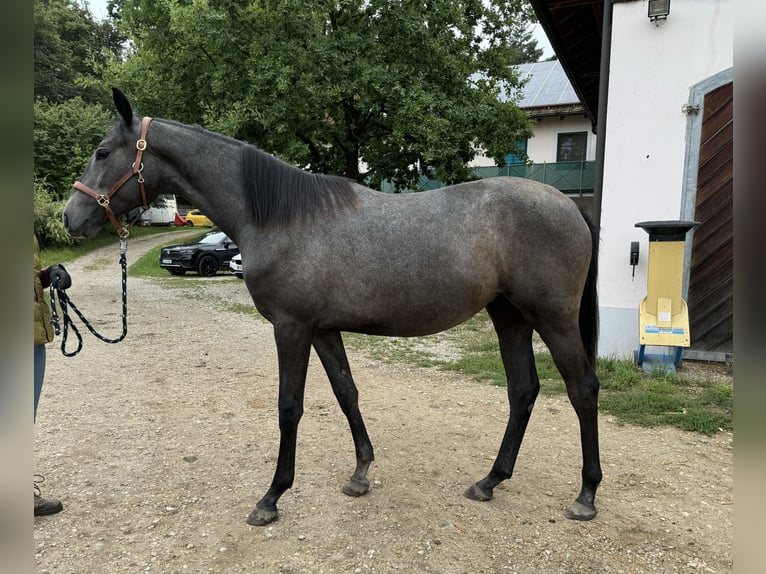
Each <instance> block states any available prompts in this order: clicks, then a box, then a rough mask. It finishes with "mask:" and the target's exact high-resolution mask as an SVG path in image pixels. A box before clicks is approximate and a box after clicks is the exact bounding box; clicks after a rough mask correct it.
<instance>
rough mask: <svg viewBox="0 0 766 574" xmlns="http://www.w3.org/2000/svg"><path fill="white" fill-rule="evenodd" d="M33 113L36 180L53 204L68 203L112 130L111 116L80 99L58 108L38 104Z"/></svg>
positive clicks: (45, 102)
mask: <svg viewBox="0 0 766 574" xmlns="http://www.w3.org/2000/svg"><path fill="white" fill-rule="evenodd" d="M34 113H35V115H34V143H35V160H34V165H35V178H36V179H39V180H45V182H46V186H47V188H48V192H49V194H50V195H51V197H52V198H53V199H54V200H60V199H66V198H68V197H69V194H70V192H71V189H72V184H73V183H74V182H75V181H76V180H77V178H79V177H80V175H81V174H82V172H83V170H84V169H85V166H86V165H87V163H88V160H89V159H90V156H91V154H92V153H93V150H94V149H95V148H96V146H97V145H98V142H100V141H101V138H102V137H103V136H104V134H105V133H106V132H107V130H108V129H109V128H110V127H111V121H110V113H109V112H108V111H107V110H106V109H105V108H103V107H102V106H101V105H100V104H87V103H85V102H84V101H83V100H82V99H81V98H79V97H75V98H73V99H71V100H67V101H65V102H63V103H59V104H54V103H50V102H48V101H46V100H37V101H35V104H34ZM36 189H37V188H36Z"/></svg>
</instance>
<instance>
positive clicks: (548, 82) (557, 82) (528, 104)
mask: <svg viewBox="0 0 766 574" xmlns="http://www.w3.org/2000/svg"><path fill="white" fill-rule="evenodd" d="M516 68H517V69H518V71H519V78H520V79H521V80H526V79H528V81H527V83H526V84H524V86H523V87H522V89H521V97H520V99H519V101H518V106H519V107H520V108H532V107H539V106H553V105H560V104H579V103H580V100H579V98H578V97H577V94H576V93H575V91H574V88H572V84H571V83H570V82H569V78H567V75H566V74H565V73H564V69H563V68H562V67H561V63H560V62H559V61H558V60H553V61H550V62H535V63H532V64H522V65H520V66H516Z"/></svg>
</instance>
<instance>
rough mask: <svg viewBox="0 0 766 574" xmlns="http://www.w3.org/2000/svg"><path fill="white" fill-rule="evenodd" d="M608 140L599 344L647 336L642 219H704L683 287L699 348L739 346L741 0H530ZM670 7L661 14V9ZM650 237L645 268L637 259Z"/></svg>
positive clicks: (692, 243)
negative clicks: (737, 75) (736, 144)
mask: <svg viewBox="0 0 766 574" xmlns="http://www.w3.org/2000/svg"><path fill="white" fill-rule="evenodd" d="M530 1H531V3H532V5H533V6H534V8H535V11H536V12H537V15H538V18H539V20H540V23H541V24H542V26H543V29H544V30H545V32H546V34H547V36H548V38H549V39H550V41H551V45H552V46H553V48H554V50H555V52H556V54H557V56H558V58H559V60H560V61H561V63H562V65H563V67H564V69H565V70H566V72H567V75H568V76H569V79H570V80H571V82H572V85H573V87H574V89H575V91H576V92H577V94H578V96H579V97H580V100H581V101H582V102H583V105H584V107H585V110H586V112H587V113H588V116H589V117H590V119H591V120H592V121H593V123H594V125H595V127H596V131H597V133H598V137H599V141H598V143H597V145H596V152H597V153H596V184H595V191H594V202H593V207H594V211H595V213H594V216H595V218H596V219H597V220H598V221H599V222H600V227H601V252H600V258H599V273H600V278H599V298H600V307H601V309H600V311H601V333H600V341H599V354H600V355H602V356H610V355H611V356H622V357H628V356H631V355H632V353H633V352H634V351H635V350H636V349H637V347H638V305H639V303H640V301H641V299H642V298H643V297H644V296H645V295H646V277H647V276H646V271H647V253H648V239H649V237H648V235H647V234H646V232H644V231H643V230H642V229H639V228H636V227H635V224H636V223H637V222H641V221H657V220H696V221H699V222H700V223H701V225H700V226H699V227H697V228H695V229H694V230H693V231H690V232H689V233H688V234H687V239H686V245H685V254H686V256H685V262H684V270H683V275H684V297H685V298H686V300H687V302H688V303H689V316H690V330H691V337H692V346H691V349H690V350H688V351H686V352H685V356H687V357H690V358H704V359H714V360H722V359H723V358H727V355H729V354H731V353H732V352H733V335H732V332H733V248H732V244H733V223H732V215H733V209H732V196H733V194H732V189H733V185H732V164H733V128H732V126H733V112H732V85H733V84H732V83H733V71H732V70H733V47H732V43H733V23H732V17H733V0H672V2H670V0H611V1H610V0H607V1H606V2H605V0H580V1H578V2H570V1H565V0H530ZM658 8H663V9H665V10H662V11H664V12H668V13H667V14H664V15H662V14H661V12H662V11H661V12H660V17H659V18H656V19H655V18H652V17H650V16H651V14H650V10H656V9H658ZM633 241H638V242H639V245H640V256H639V263H638V266H637V268H636V270H635V277H634V276H633V274H632V271H633V270H632V268H631V266H630V265H629V249H630V244H631V242H633Z"/></svg>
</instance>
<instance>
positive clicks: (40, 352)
mask: <svg viewBox="0 0 766 574" xmlns="http://www.w3.org/2000/svg"><path fill="white" fill-rule="evenodd" d="M43 378H45V345H35V414H34V418H35V420H37V403H38V402H40V393H41V392H42V390H43ZM27 396H29V395H27Z"/></svg>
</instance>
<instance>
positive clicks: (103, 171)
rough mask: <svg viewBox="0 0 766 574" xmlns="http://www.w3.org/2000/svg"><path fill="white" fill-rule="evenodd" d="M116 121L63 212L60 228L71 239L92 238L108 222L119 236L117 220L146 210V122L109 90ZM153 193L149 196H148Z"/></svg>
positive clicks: (124, 100) (115, 92)
mask: <svg viewBox="0 0 766 574" xmlns="http://www.w3.org/2000/svg"><path fill="white" fill-rule="evenodd" d="M112 92H113V96H114V104H115V106H116V107H117V111H118V112H119V118H118V120H117V121H116V122H115V125H114V127H113V128H112V129H111V130H110V131H109V132H108V133H107V134H106V136H105V137H104V139H103V140H101V143H100V144H99V145H98V148H97V149H96V151H95V152H94V153H93V155H92V156H91V158H90V161H89V162H88V165H87V166H86V167H85V171H84V172H83V174H82V177H80V180H79V181H77V182H76V183H75V184H74V191H73V192H72V195H71V196H70V197H69V201H68V202H67V204H66V207H65V208H64V215H63V219H64V226H65V227H66V229H67V231H68V232H69V233H70V234H71V235H72V236H74V237H85V238H89V237H93V236H95V235H96V234H97V233H98V232H99V230H100V229H101V227H103V225H104V224H105V223H106V222H107V220H109V219H111V220H112V223H114V224H115V227H116V228H117V231H118V232H119V233H120V234H121V235H122V232H123V230H122V226H121V225H120V223H119V218H120V217H121V216H122V215H124V214H126V213H127V212H128V211H130V210H131V209H133V208H134V207H138V206H140V205H144V206H145V207H146V206H147V201H148V200H150V198H147V197H146V195H145V192H144V189H143V181H144V180H143V176H144V174H143V161H142V160H143V152H144V149H145V148H146V147H147V143H146V139H145V138H146V130H147V128H148V125H149V121H151V119H150V118H141V117H139V116H135V115H134V114H133V109H132V108H131V106H130V102H128V99H127V98H126V97H125V95H124V94H123V93H122V92H121V91H120V90H118V89H117V88H112ZM154 195H156V193H152V196H154Z"/></svg>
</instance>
